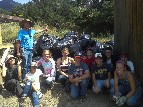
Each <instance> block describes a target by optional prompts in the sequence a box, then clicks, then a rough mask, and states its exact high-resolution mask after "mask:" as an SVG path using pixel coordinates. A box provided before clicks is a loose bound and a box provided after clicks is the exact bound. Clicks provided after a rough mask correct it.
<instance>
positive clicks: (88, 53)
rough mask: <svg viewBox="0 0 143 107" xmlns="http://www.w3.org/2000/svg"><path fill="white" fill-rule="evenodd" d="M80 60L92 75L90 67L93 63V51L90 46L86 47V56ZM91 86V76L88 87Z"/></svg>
mask: <svg viewBox="0 0 143 107" xmlns="http://www.w3.org/2000/svg"><path fill="white" fill-rule="evenodd" d="M82 62H85V63H86V64H87V65H88V68H89V71H90V75H92V72H91V69H92V67H93V64H95V57H94V52H93V50H92V49H91V48H87V50H86V57H85V58H83V60H82ZM92 86H93V82H92V77H90V78H89V86H88V88H90V89H92Z"/></svg>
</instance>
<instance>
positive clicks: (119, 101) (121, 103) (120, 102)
mask: <svg viewBox="0 0 143 107" xmlns="http://www.w3.org/2000/svg"><path fill="white" fill-rule="evenodd" d="M126 100H127V97H126V96H121V97H120V98H119V99H118V100H117V101H116V104H117V105H118V106H122V105H124V103H125V102H126Z"/></svg>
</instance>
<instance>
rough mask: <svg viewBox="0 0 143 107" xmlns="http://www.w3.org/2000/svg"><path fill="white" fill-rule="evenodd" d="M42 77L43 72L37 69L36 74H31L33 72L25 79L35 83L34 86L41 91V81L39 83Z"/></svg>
mask: <svg viewBox="0 0 143 107" xmlns="http://www.w3.org/2000/svg"><path fill="white" fill-rule="evenodd" d="M40 75H42V71H41V70H40V69H36V72H35V73H34V74H31V72H29V73H27V74H26V76H25V79H28V80H31V81H34V84H35V86H36V87H37V89H40V81H39V76H40Z"/></svg>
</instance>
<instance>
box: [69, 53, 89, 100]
mask: <svg viewBox="0 0 143 107" xmlns="http://www.w3.org/2000/svg"><path fill="white" fill-rule="evenodd" d="M74 59H75V62H74V63H73V64H71V65H70V66H69V68H68V74H69V81H70V82H71V86H70V87H71V90H70V96H71V98H72V99H77V98H79V97H80V98H81V101H84V100H85V98H86V95H87V93H86V91H87V86H88V82H89V76H90V72H89V69H88V66H87V64H86V63H84V62H82V61H81V60H82V54H81V53H80V52H76V53H75V54H74Z"/></svg>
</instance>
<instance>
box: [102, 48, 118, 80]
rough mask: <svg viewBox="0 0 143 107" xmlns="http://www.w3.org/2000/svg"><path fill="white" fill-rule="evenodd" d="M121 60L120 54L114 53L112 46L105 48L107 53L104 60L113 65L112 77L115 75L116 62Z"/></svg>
mask: <svg viewBox="0 0 143 107" xmlns="http://www.w3.org/2000/svg"><path fill="white" fill-rule="evenodd" d="M118 60H119V58H118V56H117V55H116V56H115V55H114V53H113V49H112V47H106V48H105V55H104V56H103V62H106V63H107V64H109V65H110V66H111V67H112V72H111V77H112V78H113V77H114V71H115V68H116V62H117V61H118Z"/></svg>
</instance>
